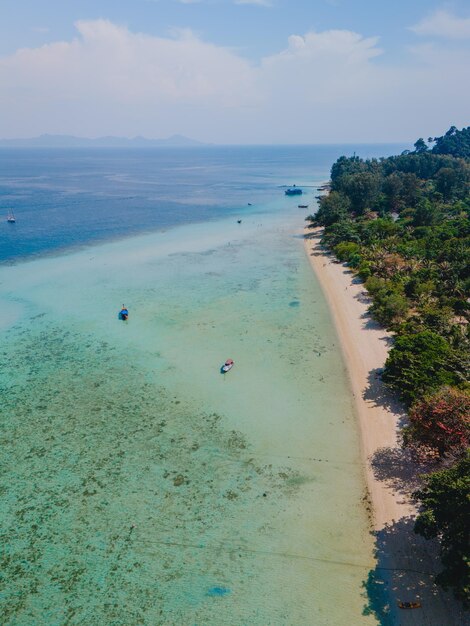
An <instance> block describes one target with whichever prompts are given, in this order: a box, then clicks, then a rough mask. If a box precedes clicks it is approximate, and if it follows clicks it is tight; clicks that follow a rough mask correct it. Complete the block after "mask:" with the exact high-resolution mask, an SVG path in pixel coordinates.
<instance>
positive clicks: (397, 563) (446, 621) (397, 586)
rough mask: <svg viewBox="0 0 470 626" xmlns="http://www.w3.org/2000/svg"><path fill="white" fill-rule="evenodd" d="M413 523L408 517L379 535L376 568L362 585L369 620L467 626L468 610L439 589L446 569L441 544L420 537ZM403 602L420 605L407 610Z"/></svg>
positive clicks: (386, 625) (393, 625)
mask: <svg viewBox="0 0 470 626" xmlns="http://www.w3.org/2000/svg"><path fill="white" fill-rule="evenodd" d="M413 527H414V519H413V518H411V517H404V518H402V519H400V520H399V521H398V522H394V523H392V524H388V525H386V526H385V527H384V528H383V529H381V530H378V531H375V532H374V536H375V550H376V559H377V565H376V567H375V568H374V569H373V570H371V571H370V572H369V575H368V577H367V579H366V580H365V581H364V582H363V588H364V590H365V594H364V596H365V598H366V601H367V603H366V605H365V607H364V610H363V614H364V615H374V616H375V618H376V619H377V621H378V623H379V624H380V625H381V626H397V625H398V624H399V625H400V626H406V625H408V624H410V625H411V624H413V625H418V624H419V625H421V624H423V625H424V624H426V625H429V626H444V625H446V626H462V625H463V624H464V623H467V622H465V617H464V611H463V607H462V606H461V604H460V603H458V602H457V601H456V600H454V598H453V596H452V595H451V594H450V593H446V592H444V591H443V590H442V589H441V588H439V587H437V586H436V585H435V584H434V578H435V575H436V573H437V572H439V571H440V570H441V569H442V568H441V566H440V562H439V557H438V545H437V543H436V542H434V541H428V540H426V539H424V538H423V537H421V536H420V535H417V534H415V532H414V531H413ZM399 602H419V603H420V604H421V606H420V608H416V609H411V610H406V609H401V608H399V606H398V603H399Z"/></svg>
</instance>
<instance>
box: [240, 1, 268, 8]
mask: <svg viewBox="0 0 470 626" xmlns="http://www.w3.org/2000/svg"><path fill="white" fill-rule="evenodd" d="M235 4H255V5H258V6H260V7H271V6H272V3H271V2H270V1H269V0H235Z"/></svg>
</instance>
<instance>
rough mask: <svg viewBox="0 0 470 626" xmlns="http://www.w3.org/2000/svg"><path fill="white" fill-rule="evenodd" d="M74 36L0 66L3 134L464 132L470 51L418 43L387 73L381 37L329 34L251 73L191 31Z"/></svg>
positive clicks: (249, 138)
mask: <svg viewBox="0 0 470 626" xmlns="http://www.w3.org/2000/svg"><path fill="white" fill-rule="evenodd" d="M76 27H77V36H76V37H75V38H73V39H72V40H70V41H63V42H56V43H52V44H49V45H45V46H41V47H38V48H32V49H21V50H18V51H17V52H16V53H15V54H13V55H11V56H8V57H3V58H0V84H1V85H2V89H1V90H0V137H15V136H17V137H18V136H23V137H24V136H34V135H38V134H40V133H43V132H49V133H64V134H75V135H80V136H99V135H106V134H112V135H127V136H132V135H144V136H147V137H163V136H168V135H170V134H173V133H182V134H185V135H188V136H192V137H194V138H196V139H202V140H206V141H213V142H219V143H223V142H225V143H232V142H233V143H256V142H266V143H275V142H291V143H295V142H302V141H303V142H315V141H317V142H321V141H353V140H362V141H374V140H382V139H393V138H394V139H396V140H402V139H404V138H405V137H412V138H413V137H415V136H419V135H423V136H425V135H426V136H428V135H433V134H438V133H439V132H443V130H445V128H446V127H447V126H449V125H450V124H455V125H456V126H458V125H464V124H465V125H466V124H468V111H469V110H470V85H469V84H468V81H464V80H462V76H465V75H466V74H467V72H468V67H469V64H470V58H469V51H468V50H467V51H465V50H453V49H442V48H439V47H437V46H435V45H433V46H430V45H426V46H418V47H416V48H414V49H413V50H410V51H409V55H408V57H407V59H406V63H405V64H403V65H402V66H400V67H398V66H391V65H389V64H387V63H386V56H385V54H384V53H383V52H382V50H381V49H380V48H379V46H378V39H377V38H375V37H372V38H368V37H363V36H362V35H360V34H357V33H354V32H350V31H341V30H331V31H325V32H319V33H316V32H309V33H306V34H304V35H302V36H301V35H292V36H291V37H290V38H289V40H288V44H287V47H286V48H285V49H284V50H281V51H280V52H279V53H277V54H272V55H270V56H268V57H266V58H264V59H262V60H261V61H260V63H258V64H256V65H255V64H253V63H250V62H249V61H248V60H246V59H245V58H243V57H242V56H240V54H238V53H236V52H234V51H232V50H229V49H227V48H224V47H221V46H216V45H213V44H211V43H208V42H205V41H203V40H202V39H201V38H200V37H198V36H196V35H195V34H194V33H193V32H191V31H189V30H183V31H178V32H176V33H175V34H174V36H173V37H168V38H164V37H153V36H149V35H145V34H142V33H133V32H131V31H129V30H128V29H127V28H125V27H122V26H118V25H116V24H113V23H111V22H109V21H106V20H94V21H81V22H78V23H77V24H76ZM380 55H382V56H381V58H380V59H379V56H380Z"/></svg>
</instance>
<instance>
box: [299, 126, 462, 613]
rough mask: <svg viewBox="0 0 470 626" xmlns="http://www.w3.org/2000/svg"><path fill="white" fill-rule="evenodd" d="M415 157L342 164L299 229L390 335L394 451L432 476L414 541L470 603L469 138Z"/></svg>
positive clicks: (431, 143)
mask: <svg viewBox="0 0 470 626" xmlns="http://www.w3.org/2000/svg"><path fill="white" fill-rule="evenodd" d="M414 147H415V150H414V151H412V152H410V151H405V152H404V153H402V154H400V155H398V156H392V157H389V158H383V159H370V160H363V159H360V158H359V157H356V156H354V157H341V158H339V159H338V160H337V161H336V163H335V164H334V165H333V167H332V170H331V188H330V191H329V193H328V194H327V195H325V196H322V197H321V198H320V199H319V208H318V211H317V213H316V214H315V215H314V216H309V217H308V218H307V220H308V221H309V222H310V224H311V226H312V227H314V226H322V227H323V236H322V243H323V244H324V245H325V246H327V247H328V248H329V249H331V250H332V251H333V252H334V254H335V255H336V256H337V257H338V258H339V259H340V260H341V261H343V262H345V263H347V264H348V265H349V266H350V267H351V268H352V269H353V270H354V271H355V272H356V273H357V274H358V276H360V278H361V279H362V280H363V281H364V284H365V287H366V289H367V290H368V292H369V294H370V296H371V302H372V304H371V306H370V311H371V313H372V314H373V315H374V316H375V318H376V319H377V320H379V321H380V322H381V323H382V324H383V325H384V326H385V327H386V328H388V329H389V330H391V331H393V333H394V336H395V338H394V344H393V346H392V348H391V350H390V352H389V356H388V359H387V361H386V364H385V368H384V372H383V375H382V378H383V380H384V382H385V383H386V384H387V385H389V386H390V387H391V388H392V389H394V390H395V391H396V392H397V393H398V394H399V395H400V397H401V399H402V400H403V402H404V403H405V404H406V406H407V407H408V408H409V425H408V426H407V427H406V428H405V429H404V432H403V445H404V446H406V447H408V448H409V449H411V450H412V452H413V454H415V455H416V456H417V457H418V458H419V459H420V460H423V459H424V460H429V461H430V463H432V464H433V467H434V469H435V470H437V471H434V472H432V473H430V474H428V475H427V476H426V478H425V479H424V484H423V487H422V488H421V489H420V490H419V491H418V492H416V494H415V496H416V498H417V499H418V501H419V502H420V504H421V512H420V514H419V516H418V518H417V520H416V525H415V531H416V532H418V533H420V534H422V535H423V536H425V537H427V538H431V537H437V538H438V539H439V541H440V545H441V558H442V565H443V571H442V572H441V574H440V575H439V576H438V578H437V582H438V583H440V584H442V585H443V586H444V587H445V588H452V589H453V590H454V592H455V593H456V595H457V596H458V597H460V598H461V599H463V600H464V601H466V602H469V603H470V548H469V539H468V529H469V525H470V457H469V456H468V454H469V453H468V448H469V445H470V382H469V378H468V377H469V373H470V331H469V328H470V326H469V319H470V219H469V218H470V127H468V128H464V129H462V130H457V129H456V128H455V127H452V128H450V129H449V131H447V133H446V134H445V135H443V136H442V137H434V138H429V139H428V141H427V142H426V141H424V139H418V141H417V142H416V143H415V145H414Z"/></svg>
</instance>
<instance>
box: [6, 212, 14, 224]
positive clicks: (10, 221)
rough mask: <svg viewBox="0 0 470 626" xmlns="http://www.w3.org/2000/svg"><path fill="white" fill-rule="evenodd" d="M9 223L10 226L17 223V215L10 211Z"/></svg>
mask: <svg viewBox="0 0 470 626" xmlns="http://www.w3.org/2000/svg"><path fill="white" fill-rule="evenodd" d="M7 222H9V223H10V224H14V223H15V222H16V217H15V214H14V213H13V211H11V210H10V211H8V215H7Z"/></svg>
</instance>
